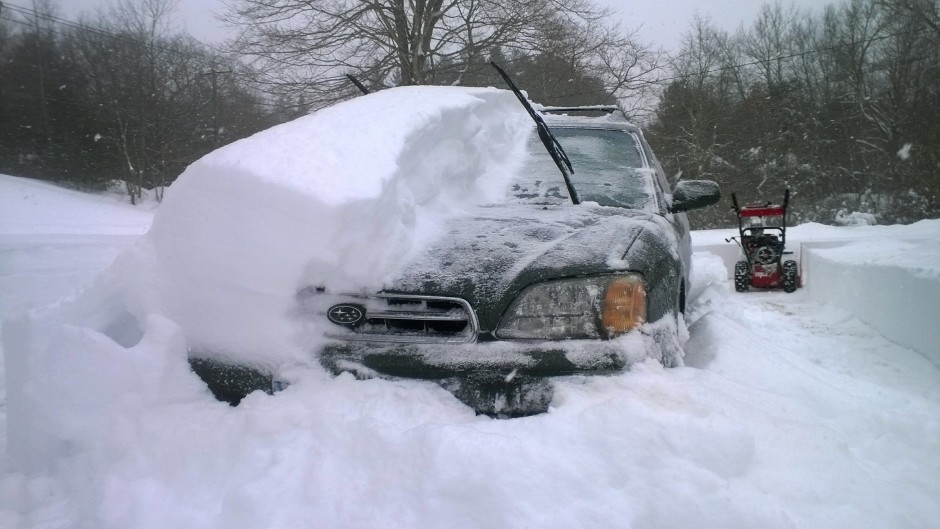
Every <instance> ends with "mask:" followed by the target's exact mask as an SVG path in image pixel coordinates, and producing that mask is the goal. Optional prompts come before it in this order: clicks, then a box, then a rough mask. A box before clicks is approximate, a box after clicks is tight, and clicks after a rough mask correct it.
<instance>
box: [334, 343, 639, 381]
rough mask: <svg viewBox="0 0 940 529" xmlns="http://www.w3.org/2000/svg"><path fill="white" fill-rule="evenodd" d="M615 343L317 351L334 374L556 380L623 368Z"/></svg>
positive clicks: (354, 346) (340, 346)
mask: <svg viewBox="0 0 940 529" xmlns="http://www.w3.org/2000/svg"><path fill="white" fill-rule="evenodd" d="M623 349H624V346H623V345H622V343H621V342H619V341H599V340H577V341H570V342H538V343H534V344H527V343H522V344H521V343H513V342H482V343H470V344H460V345H442V344H373V343H363V342H351V343H350V342H339V343H333V344H330V345H327V346H325V347H324V348H323V349H321V351H320V363H321V364H322V365H323V366H324V367H325V368H326V369H327V370H329V371H331V372H333V373H334V374H339V373H342V372H350V373H353V374H355V375H357V376H360V377H363V378H368V377H372V376H385V377H393V378H414V379H424V380H441V379H446V378H451V377H486V376H497V377H504V378H505V377H515V376H525V377H538V378H546V377H556V376H567V375H577V374H610V373H615V372H618V371H621V370H623V369H624V368H625V367H627V365H628V361H627V357H626V355H625V354H624V350H623Z"/></svg>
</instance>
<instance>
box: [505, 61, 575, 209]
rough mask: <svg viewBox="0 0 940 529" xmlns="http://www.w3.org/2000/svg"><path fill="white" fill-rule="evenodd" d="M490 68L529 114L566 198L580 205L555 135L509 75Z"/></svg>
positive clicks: (563, 154)
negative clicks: (563, 187)
mask: <svg viewBox="0 0 940 529" xmlns="http://www.w3.org/2000/svg"><path fill="white" fill-rule="evenodd" d="M490 66H492V67H493V68H496V71H497V72H499V75H500V77H502V78H503V80H504V81H506V84H507V85H509V89H510V90H512V93H514V94H516V97H517V98H519V102H520V103H522V106H523V107H525V109H526V111H528V112H529V116H531V117H532V120H533V121H535V128H536V130H538V132H539V139H540V140H542V145H544V146H545V150H547V151H548V154H550V155H551V157H552V160H555V165H557V166H558V170H559V171H561V176H563V177H564V178H565V187H567V188H568V196H569V197H571V202H572V203H573V204H580V203H581V197H579V196H578V192H577V191H575V189H574V185H572V184H571V175H573V174H574V169H573V168H572V167H571V160H569V159H568V154H567V153H565V150H564V149H563V148H562V147H561V144H560V143H558V140H557V139H555V135H554V134H552V131H551V129H549V128H548V125H547V124H546V123H545V120H544V119H543V118H542V116H540V115H539V113H538V112H536V111H535V109H534V108H532V105H531V104H529V100H528V99H526V98H525V96H524V95H522V92H521V91H519V88H518V87H516V83H514V82H512V79H510V78H509V75H508V74H507V73H506V72H505V71H503V69H502V68H500V67H499V65H497V64H496V62H495V61H490Z"/></svg>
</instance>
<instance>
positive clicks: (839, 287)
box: [803, 226, 940, 366]
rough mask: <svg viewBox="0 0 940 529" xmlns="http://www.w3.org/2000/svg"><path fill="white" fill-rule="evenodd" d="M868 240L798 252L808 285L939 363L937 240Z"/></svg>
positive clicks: (825, 299)
mask: <svg viewBox="0 0 940 529" xmlns="http://www.w3.org/2000/svg"><path fill="white" fill-rule="evenodd" d="M938 228H940V226H938ZM873 242H874V241H858V242H847V243H844V244H839V245H833V244H832V243H829V244H826V245H825V246H830V247H828V248H825V247H817V248H812V247H811V248H810V249H809V250H808V251H806V252H805V254H804V257H803V267H804V271H805V276H806V281H805V284H806V287H807V290H808V291H809V293H810V295H811V296H812V297H813V298H815V299H818V300H820V301H822V302H825V303H831V304H833V305H835V306H837V307H840V308H843V309H845V310H848V311H850V312H852V313H853V314H855V315H856V316H858V318H859V319H860V320H862V321H864V322H865V323H867V324H869V325H871V326H872V327H873V328H874V329H877V330H878V331H879V332H880V333H881V334H882V335H884V336H885V337H886V338H889V339H891V340H893V341H895V342H897V343H899V344H903V345H906V346H908V347H911V348H914V349H917V350H918V351H920V352H922V353H924V354H925V355H927V356H928V357H929V358H930V359H931V360H932V361H933V362H934V363H935V364H937V365H938V366H940V325H937V316H938V313H937V306H938V300H940V239H937V238H934V239H927V240H916V239H904V240H879V241H877V243H874V244H873ZM821 246H822V245H821Z"/></svg>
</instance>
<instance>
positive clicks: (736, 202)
mask: <svg viewBox="0 0 940 529" xmlns="http://www.w3.org/2000/svg"><path fill="white" fill-rule="evenodd" d="M731 203H732V204H734V212H735V213H738V212H739V211H741V208H740V207H739V206H738V196H737V195H735V194H734V193H731Z"/></svg>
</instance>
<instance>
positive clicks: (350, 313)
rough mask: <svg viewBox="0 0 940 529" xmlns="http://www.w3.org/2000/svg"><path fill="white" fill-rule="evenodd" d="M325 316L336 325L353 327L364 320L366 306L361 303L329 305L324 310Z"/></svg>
mask: <svg viewBox="0 0 940 529" xmlns="http://www.w3.org/2000/svg"><path fill="white" fill-rule="evenodd" d="M326 317H327V318H329V320H330V321H331V322H333V323H335V324H337V325H343V326H345V327H355V326H357V325H359V324H360V323H362V322H364V321H365V319H366V308H365V307H363V306H362V305H350V304H348V303H341V304H339V305H333V306H332V307H330V309H329V310H328V311H326Z"/></svg>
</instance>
